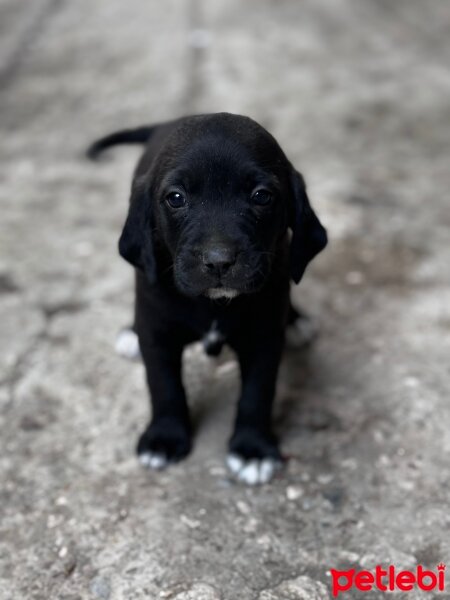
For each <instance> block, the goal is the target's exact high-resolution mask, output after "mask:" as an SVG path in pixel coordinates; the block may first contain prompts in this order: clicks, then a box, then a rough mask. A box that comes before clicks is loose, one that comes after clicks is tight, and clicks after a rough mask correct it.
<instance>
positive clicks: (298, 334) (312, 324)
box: [286, 301, 319, 350]
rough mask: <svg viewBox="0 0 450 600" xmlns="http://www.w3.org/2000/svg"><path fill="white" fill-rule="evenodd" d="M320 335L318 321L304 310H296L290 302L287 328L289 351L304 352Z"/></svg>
mask: <svg viewBox="0 0 450 600" xmlns="http://www.w3.org/2000/svg"><path fill="white" fill-rule="evenodd" d="M318 333H319V326H318V324H317V322H316V320H315V319H313V318H312V317H310V316H309V315H308V314H306V313H305V312H304V311H303V310H299V309H296V308H295V307H294V306H293V305H292V302H291V301H290V303H289V313H288V321H287V327H286V347H287V348H288V349H289V350H302V349H303V348H306V347H307V346H309V345H310V344H311V343H312V342H313V341H314V340H315V339H316V337H317V335H318Z"/></svg>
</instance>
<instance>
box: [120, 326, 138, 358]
mask: <svg viewBox="0 0 450 600" xmlns="http://www.w3.org/2000/svg"><path fill="white" fill-rule="evenodd" d="M114 347H115V349H116V352H117V354H118V355H119V356H123V357H124V358H128V359H129V360H138V359H139V358H141V351H140V349H139V340H138V336H137V335H136V333H135V332H134V331H133V330H132V329H128V328H127V329H122V331H119V333H118V335H117V337H116V343H115V344H114Z"/></svg>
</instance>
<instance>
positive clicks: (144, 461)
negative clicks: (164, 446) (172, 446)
mask: <svg viewBox="0 0 450 600" xmlns="http://www.w3.org/2000/svg"><path fill="white" fill-rule="evenodd" d="M139 462H140V463H141V465H142V466H143V467H145V468H146V469H153V470H155V471H161V469H165V468H166V467H167V458H166V455H165V454H162V453H161V452H143V453H142V454H139Z"/></svg>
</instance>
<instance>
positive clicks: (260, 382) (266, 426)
mask: <svg viewBox="0 0 450 600" xmlns="http://www.w3.org/2000/svg"><path fill="white" fill-rule="evenodd" d="M282 348H283V334H282V333H276V334H275V333H274V334H272V335H269V336H267V337H266V336H265V337H264V338H262V337H261V336H258V335H250V336H248V337H246V339H245V340H241V342H240V343H239V344H237V345H236V347H235V349H236V352H237V354H238V359H239V364H240V368H241V376H242V392H241V397H240V399H239V403H238V410H237V415H236V422H235V428H234V433H233V435H232V437H231V439H230V442H229V451H230V454H229V455H228V460H227V462H228V466H229V468H230V470H231V471H232V472H233V473H234V474H235V475H236V476H237V477H238V479H240V480H242V481H244V482H246V483H249V484H257V483H265V482H266V481H269V479H271V477H272V476H273V474H274V472H275V470H276V469H277V468H278V467H279V466H280V465H281V462H282V458H281V454H280V451H279V449H278V444H277V440H276V438H275V436H274V434H273V433H272V428H271V414H272V404H273V400H274V396H275V386H276V379H277V374H278V367H279V364H280V359H281V353H282Z"/></svg>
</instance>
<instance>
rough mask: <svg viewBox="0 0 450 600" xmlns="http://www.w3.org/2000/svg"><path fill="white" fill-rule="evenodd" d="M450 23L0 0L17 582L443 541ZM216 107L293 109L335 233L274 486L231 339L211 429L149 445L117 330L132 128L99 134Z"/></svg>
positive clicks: (448, 419) (132, 367)
mask: <svg viewBox="0 0 450 600" xmlns="http://www.w3.org/2000/svg"><path fill="white" fill-rule="evenodd" d="M449 30H450V10H449V6H448V4H447V3H445V2H441V1H440V0H429V1H428V2H422V1H421V0H397V1H396V2H392V1H388V0H305V1H304V2H295V1H294V0H291V1H288V0H279V1H277V2H274V1H271V0H259V1H258V2H257V1H256V0H248V1H245V2H244V1H240V2H239V1H238V0H227V1H225V0H217V1H216V0H214V1H210V2H207V1H206V0H177V1H175V0H165V1H164V2H157V1H156V0H128V1H127V2H122V1H121V0H96V1H95V2H93V1H92V0H77V1H73V2H69V0H59V1H58V0H33V2H29V1H27V0H0V114H1V122H0V128H1V136H0V170H1V174H0V194H1V220H0V234H1V238H0V311H1V316H0V427H1V441H2V452H1V459H0V460H1V462H0V469H1V473H0V476H1V488H0V511H1V512H0V514H1V520H0V598H1V599H2V600H3V599H5V600H18V599H26V600H37V599H43V600H48V599H58V600H76V599H83V600H84V599H102V600H118V599H122V598H123V599H126V600H137V599H143V598H152V599H153V598H154V599H158V598H165V599H169V600H238V599H239V600H306V599H307V600H322V599H326V598H331V587H330V576H329V569H330V568H349V567H352V566H353V567H355V568H356V569H360V568H372V567H373V566H374V565H376V564H377V563H381V564H384V565H386V564H389V563H394V564H395V565H396V566H398V567H407V568H411V567H414V566H415V565H416V564H418V563H420V564H424V565H429V566H430V567H432V568H435V566H436V564H437V562H439V561H443V562H449V561H450V516H449V511H448V503H449V496H450V490H449V481H450V466H449V465H450V460H449V458H450V436H449V432H448V431H449V426H450V403H449V402H448V394H449V380H450V370H449V365H450V361H449V356H450V336H449V334H450V269H449V264H450V235H449V231H450V197H449V190H450V168H449V148H450V127H449V123H450V103H449V98H450V70H449V64H450V35H449ZM219 110H227V111H231V112H238V113H243V114H248V115H250V116H252V117H254V118H255V119H256V120H258V121H260V122H261V123H262V124H264V125H265V126H267V127H268V128H269V129H270V130H271V131H272V132H273V133H274V134H275V136H276V137H277V138H278V139H279V141H280V143H281V145H282V146H283V147H284V148H285V150H286V151H287V153H288V155H289V156H290V157H291V158H292V160H293V161H294V162H295V164H296V165H298V167H299V168H300V170H302V171H303V173H304V174H305V177H306V180H307V182H308V183H309V189H310V196H311V198H312V201H313V204H314V206H315V208H316V209H317V211H318V213H319V214H320V216H321V218H322V220H323V221H324V223H325V224H326V225H327V227H328V230H329V234H330V245H329V247H328V249H327V251H326V252H325V253H323V254H322V255H320V257H319V258H318V259H317V260H316V261H315V262H314V263H313V265H312V267H311V268H310V270H309V271H308V273H307V276H306V277H305V279H304V281H303V282H302V284H301V285H300V286H299V288H298V289H295V291H294V292H293V294H294V299H295V302H297V303H299V304H300V305H301V306H302V307H303V308H305V309H306V310H309V312H310V313H311V314H312V315H313V316H314V317H315V318H316V319H317V321H318V322H319V323H320V336H319V338H318V339H317V341H316V342H315V343H314V344H313V346H312V347H311V348H310V349H309V350H307V351H304V352H301V353H286V356H285V359H284V363H283V368H282V373H281V377H280V382H279V389H278V400H277V407H276V427H277V430H278V432H279V433H280V435H281V437H282V440H283V444H282V445H283V450H284V452H285V453H286V454H287V455H288V456H289V457H290V460H289V462H288V465H287V467H286V468H285V470H284V471H283V472H282V473H280V474H279V475H278V476H277V478H276V479H275V480H274V481H273V482H272V483H271V484H270V485H266V486H260V487H258V488H248V487H245V486H242V485H239V484H236V483H233V482H232V481H231V480H230V479H229V477H228V475H227V471H226V468H225V464H224V458H225V445H226V440H227V438H228V435H229V433H230V428H231V422H232V418H233V409H234V404H235V398H236V396H237V392H238V381H237V371H236V365H235V363H234V361H233V357H232V356H231V355H228V356H226V357H225V358H223V359H222V360H221V362H220V363H215V362H212V361H211V360H209V359H207V358H206V357H204V356H203V355H202V354H201V353H199V352H197V349H196V348H194V349H191V351H190V352H188V353H187V355H186V361H185V378H186V383H187V387H188V390H189V394H190V401H191V405H192V408H193V413H194V415H195V421H196V424H197V437H196V445H195V449H194V452H193V453H192V455H191V456H190V457H189V459H188V460H187V461H185V462H183V463H182V464H180V465H178V466H175V467H173V468H171V469H170V470H168V471H165V472H163V473H149V472H147V471H145V470H143V469H141V468H140V467H139V465H138V463H137V460H136V459H135V456H134V445H135V442H136V437H137V435H138V432H139V431H140V430H141V429H142V428H143V426H144V424H145V422H146V420H147V419H148V405H147V400H146V390H145V386H144V377H143V370H142V366H141V364H140V363H139V362H134V363H131V362H127V361H124V360H123V359H121V358H120V357H118V356H117V355H116V354H115V353H114V340H115V336H116V333H117V332H118V330H119V329H120V328H121V327H122V326H123V325H126V324H127V323H128V322H129V321H130V318H131V307H132V271H131V269H130V268H129V267H128V266H127V265H126V264H125V263H124V262H123V261H121V260H120V259H119V258H118V256H117V253H116V242H117V238H118V235H119V232H120V228H121V224H122V222H123V220H124V215H125V211H126V205H127V194H128V189H129V184H130V177H131V173H132V169H133V166H134V163H135V161H136V158H137V155H138V154H137V151H136V149H125V148H123V149H117V150H115V151H114V152H111V153H110V154H109V155H108V156H107V157H105V160H104V161H102V162H101V163H99V164H90V163H89V162H87V161H86V160H85V159H84V158H83V150H84V147H85V146H86V145H87V144H88V143H89V142H90V141H91V140H92V139H93V138H94V137H96V136H98V135H102V134H104V133H107V132H109V131H111V130H114V129H116V128H120V127H122V126H129V125H138V124H141V123H146V122H154V121H158V120H162V119H166V118H172V117H174V116H178V115H181V114H185V113H192V112H200V111H211V112H213V111H219ZM449 585H450V583H449ZM361 596H362V594H361V593H359V592H358V593H357V592H355V591H349V592H347V593H346V595H345V596H344V595H343V596H342V598H348V599H353V598H359V597H361ZM381 597H382V594H380V593H379V592H369V593H366V594H364V598H365V599H366V600H373V599H377V598H381ZM422 597H423V598H428V599H431V598H432V597H433V594H430V593H428V594H422V595H421V593H418V592H415V591H413V592H410V593H409V594H408V595H407V598H408V600H416V599H419V598H422ZM436 598H437V596H436Z"/></svg>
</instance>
